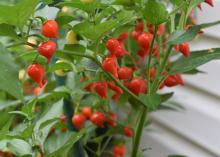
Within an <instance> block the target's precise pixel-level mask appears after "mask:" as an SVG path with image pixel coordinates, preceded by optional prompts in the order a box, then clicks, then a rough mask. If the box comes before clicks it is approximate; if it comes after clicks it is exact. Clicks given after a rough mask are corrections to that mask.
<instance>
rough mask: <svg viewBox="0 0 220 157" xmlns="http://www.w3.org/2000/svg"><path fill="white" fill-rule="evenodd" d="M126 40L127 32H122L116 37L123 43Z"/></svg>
mask: <svg viewBox="0 0 220 157" xmlns="http://www.w3.org/2000/svg"><path fill="white" fill-rule="evenodd" d="M126 39H128V32H124V33H122V34H121V35H120V36H119V37H118V41H120V42H123V41H125V40H126Z"/></svg>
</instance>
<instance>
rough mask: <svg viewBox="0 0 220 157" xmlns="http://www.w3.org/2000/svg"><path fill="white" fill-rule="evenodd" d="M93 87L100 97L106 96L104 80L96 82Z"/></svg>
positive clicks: (106, 85) (106, 88)
mask: <svg viewBox="0 0 220 157" xmlns="http://www.w3.org/2000/svg"><path fill="white" fill-rule="evenodd" d="M94 89H95V91H96V93H97V94H98V95H99V96H100V97H101V98H102V99H107V98H108V84H107V83H106V82H96V83H95V85H94Z"/></svg>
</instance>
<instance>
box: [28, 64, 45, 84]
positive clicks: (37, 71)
mask: <svg viewBox="0 0 220 157" xmlns="http://www.w3.org/2000/svg"><path fill="white" fill-rule="evenodd" d="M27 73H28V76H29V77H30V78H31V79H32V80H34V81H35V82H36V83H37V84H38V86H39V87H40V88H42V87H43V85H44V83H45V80H44V75H45V70H44V67H43V66H42V65H40V64H38V63H33V64H31V65H29V67H28V69H27Z"/></svg>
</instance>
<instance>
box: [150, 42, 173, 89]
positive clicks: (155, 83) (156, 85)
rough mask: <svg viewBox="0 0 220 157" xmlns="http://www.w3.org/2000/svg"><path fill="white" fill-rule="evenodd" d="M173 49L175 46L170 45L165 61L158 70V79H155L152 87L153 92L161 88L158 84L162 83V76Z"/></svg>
mask: <svg viewBox="0 0 220 157" xmlns="http://www.w3.org/2000/svg"><path fill="white" fill-rule="evenodd" d="M172 48H173V46H172V45H170V46H169V48H168V49H167V52H166V54H165V56H164V59H163V61H162V63H161V66H160V67H159V69H158V70H157V74H156V79H155V81H154V83H153V86H152V92H155V91H157V88H158V86H159V85H158V83H159V82H160V76H161V74H162V73H163V71H164V69H165V68H166V63H167V60H168V58H169V56H170V54H171V50H172Z"/></svg>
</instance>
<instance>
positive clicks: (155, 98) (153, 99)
mask: <svg viewBox="0 0 220 157" xmlns="http://www.w3.org/2000/svg"><path fill="white" fill-rule="evenodd" d="M139 98H140V100H141V101H142V102H143V103H144V104H145V105H146V106H147V107H148V109H149V111H155V110H157V108H158V107H159V105H160V104H161V102H162V99H161V95H159V94H153V95H148V94H141V95H140V96H139Z"/></svg>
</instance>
